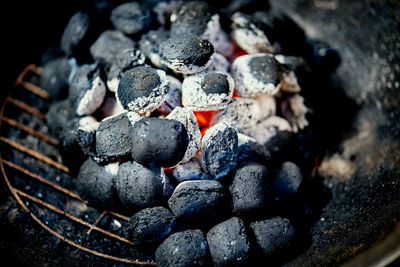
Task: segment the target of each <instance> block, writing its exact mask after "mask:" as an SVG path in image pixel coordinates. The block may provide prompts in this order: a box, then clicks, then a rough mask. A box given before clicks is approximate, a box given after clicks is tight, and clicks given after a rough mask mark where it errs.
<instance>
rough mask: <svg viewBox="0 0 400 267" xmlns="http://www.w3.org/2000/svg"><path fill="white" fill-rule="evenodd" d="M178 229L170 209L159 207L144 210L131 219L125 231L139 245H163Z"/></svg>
mask: <svg viewBox="0 0 400 267" xmlns="http://www.w3.org/2000/svg"><path fill="white" fill-rule="evenodd" d="M176 228H177V224H176V219H175V216H174V214H172V212H170V211H169V210H168V209H166V208H164V207H161V206H158V207H153V208H146V209H143V210H141V211H139V212H137V213H136V214H134V215H133V216H132V217H131V218H129V226H128V227H127V228H126V229H124V232H125V235H126V237H127V238H128V239H129V240H132V241H133V242H134V243H135V244H138V245H153V244H157V243H161V242H162V241H163V240H164V239H165V238H167V237H168V236H169V235H170V234H172V233H173V232H174V231H175V230H176Z"/></svg>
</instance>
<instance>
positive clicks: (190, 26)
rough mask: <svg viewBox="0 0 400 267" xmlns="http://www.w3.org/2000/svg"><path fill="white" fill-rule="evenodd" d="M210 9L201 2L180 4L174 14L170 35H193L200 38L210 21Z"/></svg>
mask: <svg viewBox="0 0 400 267" xmlns="http://www.w3.org/2000/svg"><path fill="white" fill-rule="evenodd" d="M211 16H212V14H211V12H210V7H209V6H208V4H207V3H205V2H201V1H191V2H187V3H184V4H182V6H181V7H180V8H179V9H178V11H177V12H176V14H175V20H174V21H173V22H172V24H171V35H173V36H181V35H182V34H184V35H185V34H193V35H197V36H201V35H202V34H203V33H204V32H205V31H206V29H207V23H208V22H209V21H210V19H211Z"/></svg>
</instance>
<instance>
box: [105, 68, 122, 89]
mask: <svg viewBox="0 0 400 267" xmlns="http://www.w3.org/2000/svg"><path fill="white" fill-rule="evenodd" d="M119 74H120V72H119V70H110V72H109V73H108V75H107V88H108V90H110V91H111V92H113V93H116V92H117V90H118V85H119V80H120V77H118V76H119Z"/></svg>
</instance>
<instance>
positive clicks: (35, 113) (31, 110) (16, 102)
mask: <svg viewBox="0 0 400 267" xmlns="http://www.w3.org/2000/svg"><path fill="white" fill-rule="evenodd" d="M6 103H12V104H13V105H15V106H16V107H18V108H20V109H22V110H24V111H26V112H28V113H30V114H32V115H33V116H35V117H38V118H39V119H42V120H44V119H45V118H46V115H45V114H44V113H42V112H40V111H39V110H38V109H36V108H34V107H31V106H30V105H28V104H26V103H24V102H22V101H20V100H18V99H15V98H12V97H11V96H9V97H7V99H6V102H5V104H6ZM5 104H4V105H5Z"/></svg>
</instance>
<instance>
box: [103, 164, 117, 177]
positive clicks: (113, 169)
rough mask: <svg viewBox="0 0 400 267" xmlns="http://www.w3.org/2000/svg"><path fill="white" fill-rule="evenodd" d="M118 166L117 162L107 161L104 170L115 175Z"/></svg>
mask: <svg viewBox="0 0 400 267" xmlns="http://www.w3.org/2000/svg"><path fill="white" fill-rule="evenodd" d="M118 168H119V162H113V163H109V164H107V165H105V166H104V169H105V171H106V172H108V173H109V174H112V175H117V173H118Z"/></svg>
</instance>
